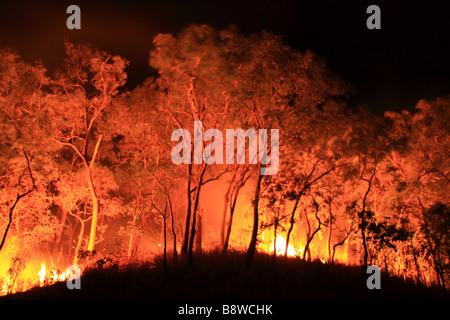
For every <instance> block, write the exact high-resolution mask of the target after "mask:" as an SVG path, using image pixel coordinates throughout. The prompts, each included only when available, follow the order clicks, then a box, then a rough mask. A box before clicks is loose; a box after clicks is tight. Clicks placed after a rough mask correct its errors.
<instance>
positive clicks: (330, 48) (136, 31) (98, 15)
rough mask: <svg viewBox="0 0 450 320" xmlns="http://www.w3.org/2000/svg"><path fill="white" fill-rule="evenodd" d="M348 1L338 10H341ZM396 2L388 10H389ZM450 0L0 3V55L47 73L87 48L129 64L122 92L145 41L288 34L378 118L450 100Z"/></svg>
mask: <svg viewBox="0 0 450 320" xmlns="http://www.w3.org/2000/svg"><path fill="white" fill-rule="evenodd" d="M343 2H345V4H343ZM394 2H395V3H394ZM71 4H76V5H78V6H79V7H80V8H81V30H68V29H67V28H66V20H67V18H68V17H69V14H67V13H66V8H67V7H68V6H69V5H71ZM370 4H376V5H378V6H379V7H380V8H381V30H368V29H367V27H366V19H367V18H368V17H369V14H367V13H366V8H367V7H368V6H369V5H370ZM449 21H450V1H448V0H441V1H440V0H433V1H421V2H417V3H414V2H413V1H403V0H402V1H378V0H372V1H365V0H350V1H343V0H340V1H320V0H315V1H312V0H307V1H301V0H299V1H282V0H277V1H273V0H256V1H255V0H251V1H246V0H240V1H234V0H233V1H212V0H209V1H170V0H166V1H152V0H149V1H122V2H119V1H77V0H74V1H70V2H69V1H9V0H6V1H4V0H3V1H1V2H0V47H5V46H8V47H11V48H13V49H15V50H16V51H18V53H19V54H20V56H21V57H22V58H23V59H25V60H26V61H30V62H32V61H34V60H41V61H42V62H43V63H44V65H45V66H46V67H47V68H48V69H49V71H50V72H51V71H52V70H53V69H54V68H55V67H57V66H58V65H59V64H60V63H61V61H62V58H63V56H64V43H63V41H64V39H69V40H70V41H72V42H75V43H91V44H92V45H94V46H96V47H98V48H100V49H102V50H105V51H107V52H109V53H112V54H118V55H121V56H123V57H125V58H127V59H128V60H130V62H131V64H130V67H129V68H128V70H127V71H128V76H129V81H128V87H129V88H132V87H134V86H135V85H137V84H138V83H140V82H142V81H143V80H144V79H145V78H146V77H148V76H150V75H153V74H154V71H153V70H151V69H150V67H149V66H148V58H149V50H151V49H152V39H153V37H154V36H155V35H156V34H158V33H177V32H178V31H180V30H181V29H182V28H183V27H185V26H187V25H189V24H191V23H207V24H209V25H212V26H214V27H217V28H225V27H227V26H228V25H230V24H234V25H236V26H237V27H238V28H239V29H240V30H241V31H242V32H244V33H246V34H250V33H254V32H259V31H261V30H263V29H265V30H267V31H271V32H273V33H276V34H283V35H285V36H286V41H287V42H288V43H289V44H290V45H291V46H292V47H294V48H297V49H300V50H305V49H310V50H312V51H314V52H316V53H317V54H319V55H321V56H323V57H325V58H326V59H327V61H328V64H329V67H330V68H331V70H333V71H334V72H335V73H336V74H338V75H339V76H341V77H342V78H343V79H344V80H346V81H347V82H349V83H351V84H352V85H353V86H354V88H355V95H354V98H353V99H352V100H351V103H354V104H362V105H367V106H368V107H369V108H370V109H372V110H374V111H378V112H382V111H384V110H388V109H389V110H400V109H405V108H406V109H412V108H413V107H414V106H415V104H416V102H417V101H418V100H419V99H435V98H437V97H440V96H447V95H448V94H450V63H449V57H450V44H449V42H450V40H449V39H450V27H449Z"/></svg>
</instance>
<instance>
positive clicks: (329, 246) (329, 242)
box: [327, 201, 333, 263]
mask: <svg viewBox="0 0 450 320" xmlns="http://www.w3.org/2000/svg"><path fill="white" fill-rule="evenodd" d="M332 232H333V214H332V212H331V201H330V202H329V217H328V239H327V247H328V262H329V263H331V262H332V260H333V258H332V252H331V234H332Z"/></svg>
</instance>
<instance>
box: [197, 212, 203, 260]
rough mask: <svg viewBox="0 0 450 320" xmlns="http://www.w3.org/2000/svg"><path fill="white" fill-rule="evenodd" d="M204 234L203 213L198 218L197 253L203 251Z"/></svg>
mask: <svg viewBox="0 0 450 320" xmlns="http://www.w3.org/2000/svg"><path fill="white" fill-rule="evenodd" d="M202 236H203V230H202V215H201V214H199V215H198V220H197V237H196V238H195V252H197V253H202Z"/></svg>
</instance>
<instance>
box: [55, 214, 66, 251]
mask: <svg viewBox="0 0 450 320" xmlns="http://www.w3.org/2000/svg"><path fill="white" fill-rule="evenodd" d="M60 211H61V219H60V222H59V227H58V232H57V233H56V240H55V243H54V244H53V256H54V257H55V256H56V255H57V253H58V251H59V250H60V245H61V238H62V234H63V232H64V226H65V225H66V218H67V210H65V209H64V208H60Z"/></svg>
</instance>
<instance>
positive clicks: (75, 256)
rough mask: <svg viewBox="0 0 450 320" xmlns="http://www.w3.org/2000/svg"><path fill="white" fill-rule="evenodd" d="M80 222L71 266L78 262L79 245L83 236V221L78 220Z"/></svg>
mask: <svg viewBox="0 0 450 320" xmlns="http://www.w3.org/2000/svg"><path fill="white" fill-rule="evenodd" d="M79 221H80V224H81V225H80V233H79V234H78V240H77V245H76V247H75V252H74V257H73V264H74V265H76V264H77V262H78V253H79V252H80V249H81V244H82V242H83V236H84V221H83V220H81V219H80V220H79Z"/></svg>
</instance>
